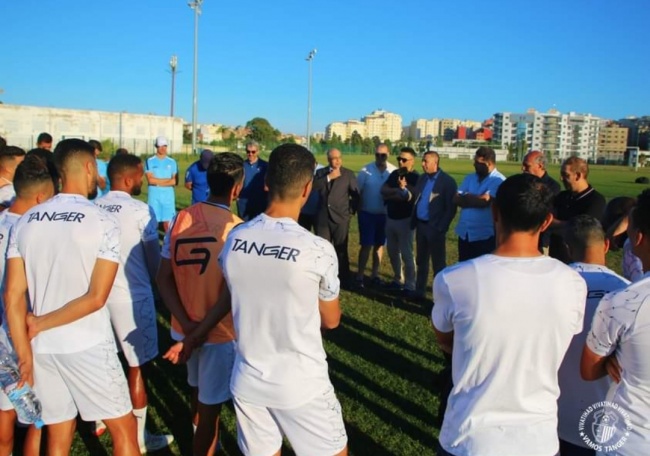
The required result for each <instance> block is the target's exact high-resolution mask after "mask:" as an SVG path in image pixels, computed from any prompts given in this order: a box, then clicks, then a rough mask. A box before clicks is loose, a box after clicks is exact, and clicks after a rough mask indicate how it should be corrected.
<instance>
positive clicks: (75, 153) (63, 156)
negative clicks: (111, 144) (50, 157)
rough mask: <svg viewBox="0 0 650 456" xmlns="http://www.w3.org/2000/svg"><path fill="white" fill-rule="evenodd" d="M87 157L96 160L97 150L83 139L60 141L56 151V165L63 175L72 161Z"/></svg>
mask: <svg viewBox="0 0 650 456" xmlns="http://www.w3.org/2000/svg"><path fill="white" fill-rule="evenodd" d="M84 155H85V156H87V157H90V158H92V159H93V160H94V159H95V149H94V148H93V146H91V145H90V144H88V143H87V142H86V141H84V140H83V139H77V138H71V139H64V140H63V141H60V142H59V143H58V144H57V145H56V148H55V149H54V164H55V165H56V168H57V169H58V170H59V174H63V173H62V170H63V169H64V168H66V167H67V166H68V164H69V163H70V162H71V161H72V160H76V159H78V158H79V157H83V156H84Z"/></svg>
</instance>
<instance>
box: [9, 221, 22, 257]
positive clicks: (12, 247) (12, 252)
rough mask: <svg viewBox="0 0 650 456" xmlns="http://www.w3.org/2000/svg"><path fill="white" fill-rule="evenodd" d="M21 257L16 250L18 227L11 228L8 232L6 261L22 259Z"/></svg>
mask: <svg viewBox="0 0 650 456" xmlns="http://www.w3.org/2000/svg"><path fill="white" fill-rule="evenodd" d="M22 257H23V255H22V254H21V253H20V250H19V249H18V225H17V224H16V225H14V226H13V227H11V230H10V231H9V244H8V245H7V259H9V258H22Z"/></svg>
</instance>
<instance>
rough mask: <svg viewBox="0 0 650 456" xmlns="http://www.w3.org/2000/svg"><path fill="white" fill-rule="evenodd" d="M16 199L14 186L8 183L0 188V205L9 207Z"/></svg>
mask: <svg viewBox="0 0 650 456" xmlns="http://www.w3.org/2000/svg"><path fill="white" fill-rule="evenodd" d="M15 199H16V190H14V184H13V183H10V184H7V185H5V186H3V187H0V205H2V206H5V207H9V206H11V204H12V203H13V202H14V200H15Z"/></svg>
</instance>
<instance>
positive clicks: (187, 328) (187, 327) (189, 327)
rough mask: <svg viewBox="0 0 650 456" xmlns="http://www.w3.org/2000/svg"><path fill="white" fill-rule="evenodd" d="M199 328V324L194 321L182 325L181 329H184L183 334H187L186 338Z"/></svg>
mask: <svg viewBox="0 0 650 456" xmlns="http://www.w3.org/2000/svg"><path fill="white" fill-rule="evenodd" d="M197 326H199V324H198V322H196V321H192V320H188V321H186V322H184V323H181V328H182V329H183V334H185V336H187V335H188V334H192V333H193V332H194V330H195V329H196V328H197Z"/></svg>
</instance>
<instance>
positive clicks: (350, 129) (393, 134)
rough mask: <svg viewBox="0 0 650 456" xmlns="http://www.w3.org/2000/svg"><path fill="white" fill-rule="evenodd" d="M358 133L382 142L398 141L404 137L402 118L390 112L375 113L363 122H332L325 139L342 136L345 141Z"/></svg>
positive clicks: (379, 111) (326, 131)
mask: <svg viewBox="0 0 650 456" xmlns="http://www.w3.org/2000/svg"><path fill="white" fill-rule="evenodd" d="M355 131H356V132H357V133H358V134H359V135H361V137H363V138H372V137H374V136H377V137H379V139H381V140H382V141H385V140H387V139H388V140H390V141H398V140H399V139H401V137H402V116H400V115H399V114H395V113H392V112H388V111H381V110H378V111H373V112H372V113H371V114H368V115H367V116H365V117H364V118H362V119H361V120H348V121H347V122H332V123H331V124H329V125H328V126H327V128H326V130H325V139H326V140H330V139H331V138H332V136H333V135H337V136H340V137H341V139H342V140H343V141H345V140H346V139H348V138H350V137H352V134H353V133H354V132H355Z"/></svg>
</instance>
